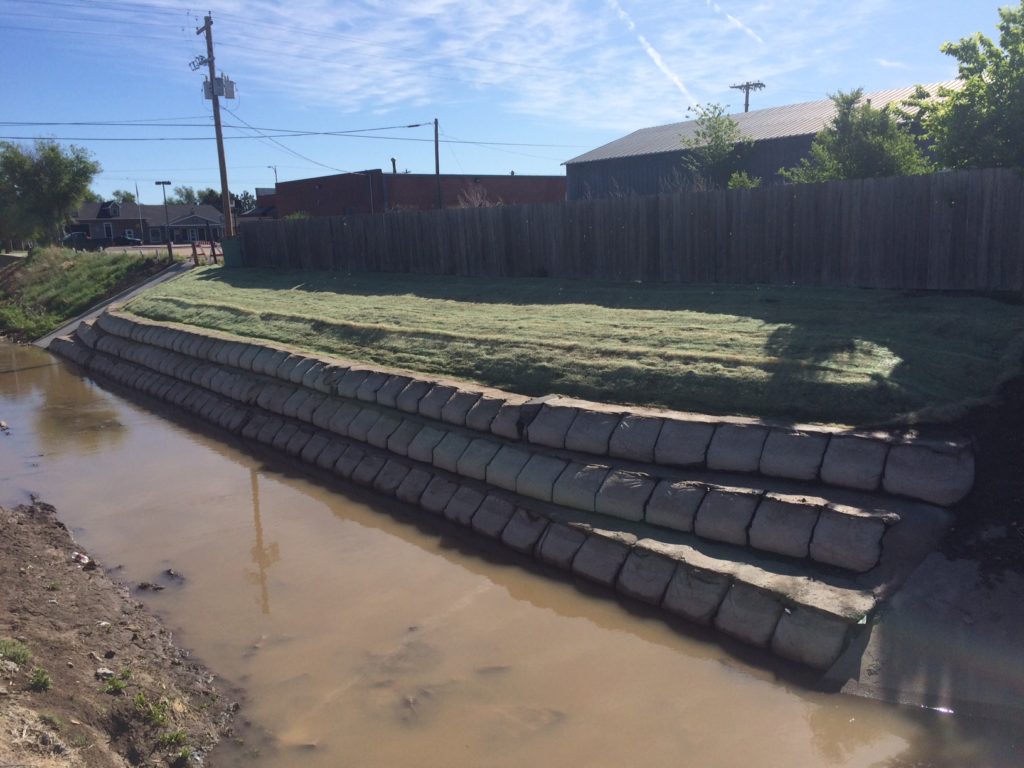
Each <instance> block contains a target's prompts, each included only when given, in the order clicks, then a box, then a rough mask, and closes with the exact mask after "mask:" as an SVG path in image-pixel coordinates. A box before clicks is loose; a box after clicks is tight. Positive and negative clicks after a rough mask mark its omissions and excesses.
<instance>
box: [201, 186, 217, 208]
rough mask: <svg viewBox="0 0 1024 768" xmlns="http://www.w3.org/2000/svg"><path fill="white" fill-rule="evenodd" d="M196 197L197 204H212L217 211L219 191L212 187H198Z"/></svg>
mask: <svg viewBox="0 0 1024 768" xmlns="http://www.w3.org/2000/svg"><path fill="white" fill-rule="evenodd" d="M196 198H197V200H198V202H199V205H212V206H213V207H214V208H216V209H217V210H218V211H219V210H220V192H218V191H217V190H216V189H213V187H207V188H206V189H200V190H199V191H198V192H196Z"/></svg>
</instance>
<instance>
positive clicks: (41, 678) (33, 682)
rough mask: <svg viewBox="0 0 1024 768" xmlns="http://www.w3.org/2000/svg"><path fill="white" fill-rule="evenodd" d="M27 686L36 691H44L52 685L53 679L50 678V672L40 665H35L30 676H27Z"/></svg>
mask: <svg viewBox="0 0 1024 768" xmlns="http://www.w3.org/2000/svg"><path fill="white" fill-rule="evenodd" d="M28 687H29V688H31V689H32V690H33V691H35V692H36V693H43V692H44V691H48V690H50V688H52V687H53V680H51V679H50V673H49V672H47V671H46V670H45V669H43V668H42V667H36V668H35V669H33V670H32V676H31V677H30V678H29V681H28Z"/></svg>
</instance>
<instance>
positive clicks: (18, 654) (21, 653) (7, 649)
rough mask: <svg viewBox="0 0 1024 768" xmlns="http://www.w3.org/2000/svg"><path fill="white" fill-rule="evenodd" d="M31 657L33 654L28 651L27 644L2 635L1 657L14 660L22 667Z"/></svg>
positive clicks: (0, 638)
mask: <svg viewBox="0 0 1024 768" xmlns="http://www.w3.org/2000/svg"><path fill="white" fill-rule="evenodd" d="M30 658H32V654H31V653H29V652H28V646H27V645H25V644H24V643H21V642H18V641H17V640H12V639H11V638H8V637H0V659H5V660H6V661H13V662H14V663H15V664H17V665H18V666H19V667H20V666H21V665H22V664H27V663H28V660H29V659H30Z"/></svg>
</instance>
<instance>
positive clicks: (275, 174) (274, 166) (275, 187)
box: [267, 165, 277, 189]
mask: <svg viewBox="0 0 1024 768" xmlns="http://www.w3.org/2000/svg"><path fill="white" fill-rule="evenodd" d="M267 168H273V169H274V189H277V166H276V165H268V166H267Z"/></svg>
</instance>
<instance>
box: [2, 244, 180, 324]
mask: <svg viewBox="0 0 1024 768" xmlns="http://www.w3.org/2000/svg"><path fill="white" fill-rule="evenodd" d="M165 264H166V259H165V258H164V257H163V256H162V255H160V254H156V255H147V256H143V255H140V254H139V253H128V252H121V253H117V252H111V251H108V252H98V253H75V252H74V251H71V250H66V249H61V248H43V249H40V250H39V251H36V252H34V253H33V254H32V255H30V256H28V257H26V258H24V259H19V260H18V261H15V262H12V263H10V264H8V265H6V266H4V267H3V268H2V269H0V333H3V334H7V335H10V336H13V337H15V338H19V339H35V338H38V337H39V336H43V335H45V334H47V333H49V332H50V331H52V330H53V329H54V328H56V327H58V326H59V325H60V324H61V323H63V322H66V321H67V320H70V319H71V318H73V317H75V316H76V315H78V314H80V313H82V312H84V311H85V310H86V309H88V308H89V307H91V306H93V305H94V304H96V303H97V302H99V301H101V300H102V299H104V298H106V297H107V296H110V295H112V294H115V293H117V292H118V291H119V290H121V289H122V288H125V287H126V286H128V285H131V284H132V283H134V282H137V281H138V280H140V279H141V278H142V277H145V276H146V275H148V274H150V273H152V272H154V271H156V270H157V269H159V268H160V267H161V266H163V265H165Z"/></svg>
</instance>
